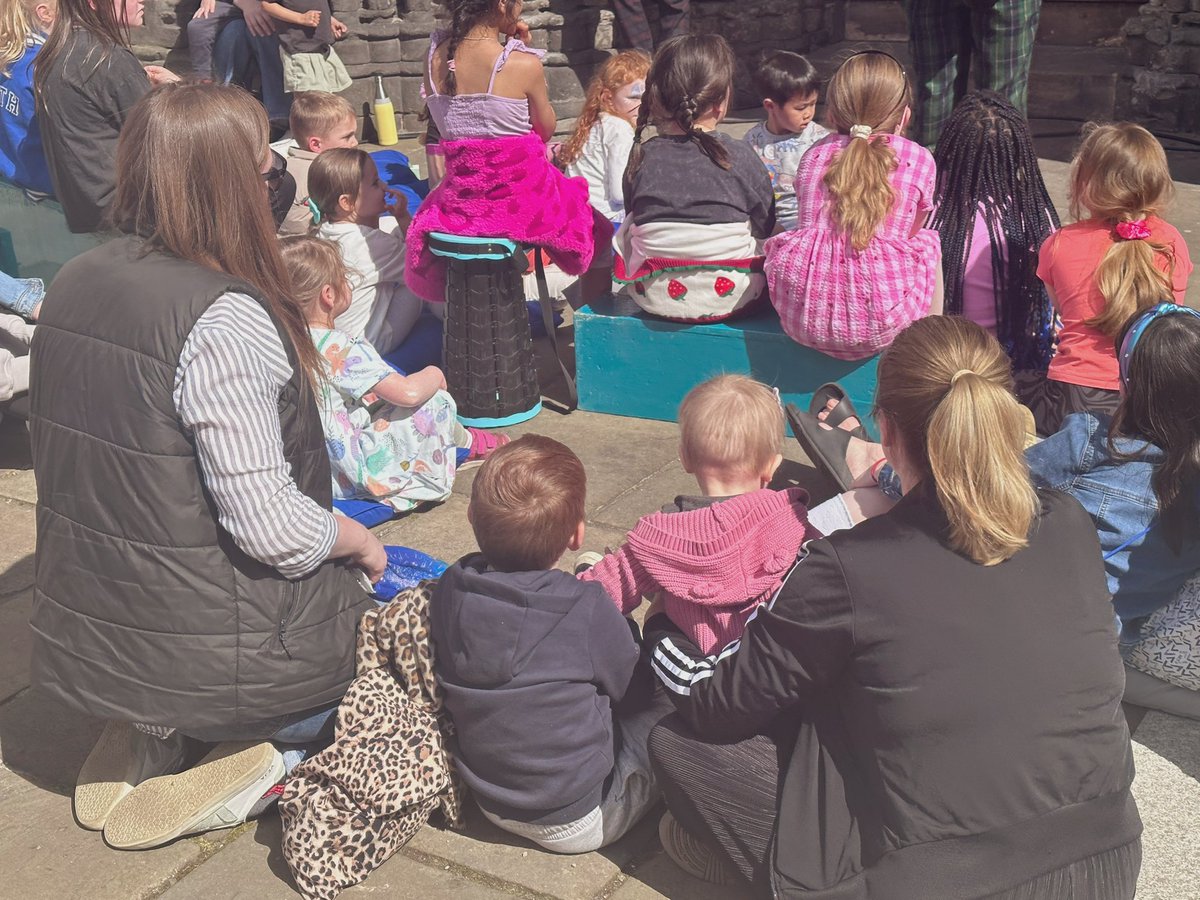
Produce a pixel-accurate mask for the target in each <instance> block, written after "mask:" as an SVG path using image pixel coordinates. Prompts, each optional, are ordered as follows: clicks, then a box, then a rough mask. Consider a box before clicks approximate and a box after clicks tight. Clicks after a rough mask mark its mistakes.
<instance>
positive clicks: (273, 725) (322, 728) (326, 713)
mask: <svg viewBox="0 0 1200 900" xmlns="http://www.w3.org/2000/svg"><path fill="white" fill-rule="evenodd" d="M337 708H338V705H337V704H336V703H335V704H333V705H332V706H327V707H324V708H323V709H317V710H311V709H310V710H305V711H303V712H298V713H291V714H290V715H286V716H279V717H278V718H274V719H266V720H264V721H262V722H249V723H245V724H242V725H215V726H213V727H211V728H200V729H196V730H189V731H187V732H186V734H187V736H188V737H190V738H195V739H196V740H198V741H203V742H205V743H206V744H219V743H221V742H222V741H272V742H273V743H276V744H311V743H313V742H315V741H327V740H329V739H330V738H331V737H333V726H334V722H335V716H334V714H335V713H336V712H337Z"/></svg>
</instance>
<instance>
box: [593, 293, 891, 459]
mask: <svg viewBox="0 0 1200 900" xmlns="http://www.w3.org/2000/svg"><path fill="white" fill-rule="evenodd" d="M878 361H879V358H878V357H871V358H870V359H864V360H858V361H857V362H847V361H845V360H840V359H834V358H832V357H830V356H826V355H825V354H824V353H820V352H818V351H816V350H811V349H809V348H808V347H801V346H800V345H799V344H797V343H796V342H795V341H793V340H792V339H791V338H789V337H788V336H787V335H786V334H784V333H783V330H782V328H781V327H780V325H779V316H777V315H776V314H775V311H774V310H773V309H769V308H768V309H767V310H765V311H763V312H760V313H758V314H756V315H753V316H747V317H746V318H744V319H735V320H733V321H731V322H715V323H713V324H711V325H683V324H680V323H678V322H667V321H664V320H662V319H655V318H651V317H649V316H646V315H645V314H643V313H642V312H641V311H640V310H639V309H638V308H637V307H636V306H635V305H634V304H633V303H632V302H631V301H629V300H627V299H625V298H623V297H620V296H611V295H610V296H608V297H604V298H601V299H600V300H599V301H597V302H595V303H593V304H592V305H591V306H585V307H583V308H582V309H580V310H578V311H577V312H576V313H575V367H576V372H577V376H578V380H579V408H580V409H586V410H589V411H591V412H600V413H609V414H612V415H618V416H633V417H635V418H639V419H658V420H660V421H664V422H674V421H675V418H676V414H677V412H678V410H679V404H680V402H681V401H682V400H683V398H684V395H685V394H687V392H688V391H689V390H691V389H692V388H693V387H695V386H696V385H697V384H699V383H700V382H701V381H704V380H705V379H707V378H711V377H713V376H714V375H720V374H723V373H742V374H747V375H750V376H752V377H754V378H757V379H758V380H759V381H762V382H763V383H765V384H769V385H772V386H774V387H776V388H778V389H779V393H780V395H781V396H782V398H783V401H784V402H785V403H788V402H790V403H795V404H796V405H797V406H799V407H800V408H801V409H803V410H807V409H808V404H809V401H810V400H812V395H813V392H814V391H816V389H817V388H819V387H820V386H821V385H822V384H824V383H825V382H827V381H836V382H838V383H839V384H841V385H842V387H844V388H845V390H846V393H847V395H849V397H850V399H851V400H852V401H853V402H854V405H855V407H856V408H857V409H858V411H859V412H860V413H862V414H863V416H864V417H869V415H870V411H871V405H872V403H873V402H874V399H875V371H876V367H877V365H878ZM866 425H867V428H868V430H869V431H870V432H871V433H872V435H876V434H877V432H876V431H875V425H874V423H873V422H871V421H870V420H869V419H868V421H867V422H866Z"/></svg>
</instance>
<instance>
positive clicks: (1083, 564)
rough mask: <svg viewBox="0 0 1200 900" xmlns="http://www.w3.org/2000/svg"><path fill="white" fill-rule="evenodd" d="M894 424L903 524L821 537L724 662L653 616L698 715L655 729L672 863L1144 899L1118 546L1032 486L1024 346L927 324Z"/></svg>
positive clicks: (891, 394)
mask: <svg viewBox="0 0 1200 900" xmlns="http://www.w3.org/2000/svg"><path fill="white" fill-rule="evenodd" d="M876 415H877V419H878V421H879V424H880V429H881V431H882V433H883V438H884V444H885V447H886V450H887V452H888V454H889V456H890V457H891V459H892V462H893V464H894V465H895V467H896V469H897V471H899V473H900V475H901V477H902V479H903V483H904V485H905V493H904V496H903V497H902V498H901V499H900V500H899V502H897V503H896V505H895V506H894V507H893V508H892V509H891V510H890V511H888V512H886V513H884V514H882V515H879V516H876V517H875V518H873V519H870V520H868V521H866V522H863V523H861V524H859V525H857V526H856V527H854V528H852V529H850V530H846V531H838V532H836V533H834V534H831V535H829V536H827V537H825V538H823V539H821V540H816V541H813V542H811V543H808V544H806V545H805V548H804V551H803V553H802V555H801V557H800V559H799V560H798V561H797V562H796V563H795V564H794V566H793V567H792V569H791V571H790V573H789V574H788V575H787V577H786V579H785V580H784V583H783V586H782V588H780V590H779V592H778V593H777V594H776V596H775V597H774V599H773V600H772V601H771V602H770V603H769V604H768V605H767V606H765V607H763V608H761V609H760V610H759V611H758V613H756V615H755V616H754V617H753V618H752V619H751V620H750V621H749V623H748V624H747V626H746V630H745V632H744V633H743V635H742V638H741V640H740V642H738V643H735V644H731V645H730V646H728V647H725V648H723V649H722V650H721V651H720V654H719V656H709V657H707V658H705V657H703V656H702V655H701V654H700V653H699V651H698V650H697V649H696V648H695V647H694V646H693V645H691V644H690V643H689V642H688V640H687V638H686V637H684V636H683V635H681V634H680V633H679V632H678V631H675V630H673V627H672V626H671V624H670V622H669V620H667V618H666V617H665V616H662V615H658V616H651V617H650V618H648V619H647V621H646V624H645V633H646V636H647V645H648V646H649V647H651V648H652V664H653V667H654V669H655V672H656V673H657V674H658V676H659V678H660V679H661V680H662V681H663V682H664V683H665V684H666V685H667V686H668V687H669V688H670V691H669V694H670V696H671V697H672V699H673V700H674V701H675V705H676V709H677V711H678V714H677V715H676V716H673V717H669V718H667V719H664V720H663V721H662V722H661V723H660V724H659V725H658V726H657V727H656V728H655V729H654V731H653V732H652V733H651V736H650V755H651V760H652V763H653V765H654V769H655V773H656V775H657V776H658V781H659V784H660V786H661V787H662V789H663V793H664V794H665V796H666V800H667V807H668V809H669V811H670V812H669V814H668V816H667V817H666V818H665V819H664V821H663V823H662V824H661V825H660V827H659V834H660V836H661V837H662V839H663V847H664V849H665V850H666V852H667V854H668V855H669V856H670V857H671V858H672V859H674V860H675V861H676V862H677V863H678V864H680V865H681V866H682V867H684V868H686V869H687V870H688V871H690V872H692V873H693V874H696V875H699V876H700V877H707V878H709V879H710V880H722V881H725V882H732V881H735V880H738V879H742V880H745V881H748V882H750V883H751V884H752V885H753V886H754V887H755V888H757V889H759V892H762V893H765V892H766V890H767V889H768V888H769V889H770V890H771V891H772V892H773V895H774V896H777V897H801V896H805V897H808V896H812V897H816V896H821V897H833V896H838V897H856V898H866V897H888V898H917V897H939V898H966V897H983V896H986V897H988V898H991V900H997V898H1000V900H1015V898H1022V900H1051V898H1061V897H1074V896H1080V894H1079V890H1080V885H1087V887H1086V889H1084V891H1085V893H1086V895H1087V897H1088V898H1089V900H1129V898H1131V897H1133V894H1134V889H1135V886H1136V882H1137V875H1138V870H1139V868H1140V865H1141V845H1140V834H1141V830H1142V826H1141V821H1140V819H1139V817H1138V811H1137V806H1136V804H1135V802H1134V800H1133V797H1132V795H1131V794H1130V790H1129V789H1130V785H1131V783H1132V780H1133V761H1132V753H1131V749H1130V742H1129V731H1128V729H1127V727H1126V725H1125V719H1124V716H1123V715H1122V714H1121V706H1120V703H1121V692H1122V689H1123V686H1124V673H1123V671H1122V664H1121V659H1120V656H1119V655H1118V654H1117V653H1116V646H1115V644H1116V640H1115V636H1114V634H1113V627H1112V621H1113V617H1112V605H1111V603H1110V601H1109V597H1108V590H1107V586H1106V584H1105V580H1104V569H1103V565H1102V564H1101V561H1100V554H1099V552H1098V550H1099V548H1098V546H1097V541H1096V532H1095V529H1094V527H1093V525H1092V520H1091V518H1090V517H1089V516H1088V514H1087V513H1086V512H1085V511H1084V509H1083V508H1082V507H1081V506H1080V505H1079V504H1078V503H1077V502H1075V500H1073V499H1072V498H1070V497H1069V496H1067V495H1066V494H1063V493H1059V492H1057V491H1053V490H1036V489H1035V488H1034V486H1033V483H1032V481H1031V479H1030V475H1029V472H1028V469H1027V467H1026V465H1025V460H1024V457H1023V454H1022V449H1023V447H1024V443H1025V427H1024V416H1023V413H1022V412H1021V409H1020V407H1019V406H1018V404H1017V401H1016V399H1015V398H1014V397H1013V395H1012V392H1011V376H1010V374H1009V364H1008V360H1007V358H1006V356H1005V354H1004V351H1003V350H1002V349H1001V347H1000V345H999V344H998V343H997V342H996V340H995V338H993V337H991V336H990V335H988V334H987V333H986V332H985V331H984V330H983V329H982V328H980V327H979V326H978V325H976V324H974V323H972V322H969V321H967V320H965V319H961V318H958V317H941V316H934V317H929V318H926V319H923V320H921V321H918V322H915V323H913V324H912V325H910V326H909V327H908V328H907V329H905V330H904V331H903V332H901V333H900V335H899V336H897V338H896V340H895V341H894V342H893V343H892V345H891V346H890V347H889V348H888V349H887V350H886V351H885V352H884V354H883V357H882V359H881V360H880V362H879V392H878V397H877V409H876ZM964 872H969V873H970V877H969V878H965V879H964V876H963V873H964Z"/></svg>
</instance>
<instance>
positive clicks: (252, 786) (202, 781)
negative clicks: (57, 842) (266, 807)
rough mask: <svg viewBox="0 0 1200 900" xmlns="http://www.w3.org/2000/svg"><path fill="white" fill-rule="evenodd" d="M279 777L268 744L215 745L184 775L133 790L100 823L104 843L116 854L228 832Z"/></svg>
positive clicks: (278, 763) (280, 768) (277, 759)
mask: <svg viewBox="0 0 1200 900" xmlns="http://www.w3.org/2000/svg"><path fill="white" fill-rule="evenodd" d="M283 776H284V765H283V755H282V754H281V753H280V752H279V751H278V750H276V749H275V746H274V745H273V744H271V743H269V742H266V741H264V742H262V743H259V744H249V745H247V744H219V745H218V746H217V747H215V748H214V749H213V750H212V752H211V753H209V754H208V756H206V757H204V759H202V760H200V762H198V763H197V764H196V765H195V766H193V767H192V768H190V769H188V770H187V771H186V772H181V773H180V774H178V775H164V776H162V777H160V778H151V779H150V780H149V781H145V782H142V783H141V784H139V785H138V786H137V787H136V788H134V789H133V791H131V792H130V794H129V795H128V796H127V797H126V798H125V799H124V800H122V801H121V802H120V803H119V804H118V805H117V808H116V809H114V810H113V811H112V814H111V815H110V816H109V817H108V821H107V822H105V824H104V840H105V842H107V843H108V845H109V846H110V847H114V848H116V849H117V850H147V849H149V848H151V847H161V846H162V845H163V844H166V843H169V842H170V841H173V840H175V839H176V838H178V837H182V836H184V835H185V834H197V833H199V832H204V831H215V830H217V829H219V828H232V827H233V826H234V825H240V824H242V823H243V822H245V821H246V820H247V819H248V818H249V817H250V813H251V811H253V810H254V809H255V808H257V807H259V806H260V804H261V801H262V800H263V798H264V796H265V795H267V794H268V792H269V791H270V789H271V788H272V787H273V786H274V785H276V784H278V783H279V782H281V781H282V780H283Z"/></svg>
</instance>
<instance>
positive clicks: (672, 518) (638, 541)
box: [579, 375, 820, 654]
mask: <svg viewBox="0 0 1200 900" xmlns="http://www.w3.org/2000/svg"><path fill="white" fill-rule="evenodd" d="M679 431H680V440H679V458H680V460H681V461H682V462H683V467H684V469H685V470H686V471H688V472H690V473H691V474H692V475H694V476H695V477H696V481H697V482H698V483H699V485H700V491H701V496H698V497H676V498H675V500H674V502H673V503H670V504H668V505H667V506H664V507H663V509H662V511H661V512H657V513H654V514H653V515H649V516H646V517H644V518H643V519H641V520H640V521H639V522H638V523H637V525H636V526H635V527H634V529H633V531H631V532H630V534H629V539H628V541H627V542H626V543H625V544H624V545H623V546H622V547H621V549H620V550H618V551H616V552H614V553H609V554H608V555H607V556H605V557H603V558H602V559H601V560H600V561H599V562H597V563H596V564H595V565H594V566H593V567H592V568H590V569H588V570H587V571H585V572H583V573H582V574H580V576H579V577H580V579H581V580H583V581H595V582H598V583H599V584H600V585H601V586H602V587H603V588H604V589H605V590H606V591H607V592H608V593H609V595H610V596H611V597H612V598H613V599H614V600H615V601H616V603H617V606H618V608H619V609H620V610H621V612H622V613H624V614H626V615H628V614H629V613H631V612H632V611H633V610H634V609H636V608H637V607H638V606H639V605H640V604H641V602H642V598H643V597H655V598H657V599H658V600H660V601H661V602H662V604H663V611H664V612H665V613H666V614H667V615H668V616H669V617H670V618H671V621H673V622H674V623H675V624H676V625H677V626H678V627H679V628H681V629H682V630H683V631H684V632H685V633H686V634H687V635H688V637H689V638H691V639H692V640H693V641H694V642H695V643H696V644H697V645H698V646H699V647H700V648H702V649H703V651H704V652H705V653H706V654H707V653H714V652H716V651H717V650H719V649H720V648H721V647H724V646H725V645H726V644H728V643H729V642H730V641H733V640H736V639H737V638H739V637H741V634H742V629H743V628H744V627H745V625H746V620H747V619H748V618H750V614H751V613H752V612H754V610H755V609H757V608H758V606H759V604H761V603H764V602H766V601H767V600H770V599H771V596H772V595H773V594H774V593H775V591H776V590H778V588H779V585H780V584H781V582H782V580H783V577H784V575H786V574H787V572H788V570H789V569H790V568H791V566H792V564H793V563H794V562H795V561H796V556H797V554H798V552H799V550H800V545H801V544H802V543H803V542H804V541H806V540H812V539H813V538H815V537H820V534H819V533H818V532H816V531H815V529H814V528H813V527H812V526H811V525H810V524H809V521H808V510H807V506H806V504H807V503H808V494H807V493H806V492H805V491H803V490H801V489H800V488H789V489H787V490H782V491H774V490H771V489H769V488H767V484H768V483H769V482H770V481H771V478H772V476H773V475H774V474H775V470H776V469H777V468H778V467H779V463H780V462H781V461H782V460H783V456H782V455H781V453H780V450H781V449H782V446H783V410H782V409H781V408H780V406H779V401H778V400H777V399H776V397H775V395H774V394H773V393H772V391H771V389H770V388H768V387H767V386H766V385H765V384H761V383H759V382H757V381H755V380H753V379H752V378H747V377H746V376H744V375H721V376H718V377H716V378H713V379H711V380H709V381H706V382H704V383H703V384H700V385H697V386H696V387H694V388H692V390H691V391H690V392H689V393H688V395H687V396H686V397H685V398H684V400H683V404H682V405H681V406H680V407H679ZM581 561H582V560H581Z"/></svg>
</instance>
